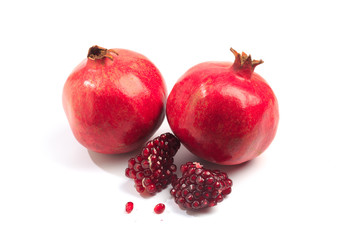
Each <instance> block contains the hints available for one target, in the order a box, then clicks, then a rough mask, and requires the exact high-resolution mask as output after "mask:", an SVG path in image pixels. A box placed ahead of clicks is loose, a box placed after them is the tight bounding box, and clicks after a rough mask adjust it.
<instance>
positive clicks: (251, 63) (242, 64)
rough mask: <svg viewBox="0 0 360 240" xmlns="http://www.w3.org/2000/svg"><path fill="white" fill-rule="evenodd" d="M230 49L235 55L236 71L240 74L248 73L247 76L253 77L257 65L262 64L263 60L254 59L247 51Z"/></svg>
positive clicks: (233, 66) (234, 67)
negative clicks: (240, 51)
mask: <svg viewBox="0 0 360 240" xmlns="http://www.w3.org/2000/svg"><path fill="white" fill-rule="evenodd" d="M230 51H231V52H232V53H233V54H234V56H235V61H234V64H233V65H232V68H233V70H234V71H235V72H237V73H238V74H239V75H246V76H247V77H249V78H250V77H251V75H252V73H253V72H254V69H255V67H256V66H257V65H259V64H262V63H263V62H264V61H263V60H261V59H260V60H252V59H251V55H247V54H246V53H244V52H242V53H241V54H240V53H238V52H237V51H235V50H234V49H233V48H230Z"/></svg>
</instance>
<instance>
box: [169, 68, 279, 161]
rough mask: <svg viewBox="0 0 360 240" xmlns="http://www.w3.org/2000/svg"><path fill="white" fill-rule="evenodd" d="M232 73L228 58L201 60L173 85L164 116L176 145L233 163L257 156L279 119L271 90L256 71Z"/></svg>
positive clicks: (204, 156)
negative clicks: (221, 60) (222, 60)
mask: <svg viewBox="0 0 360 240" xmlns="http://www.w3.org/2000/svg"><path fill="white" fill-rule="evenodd" d="M243 73H244V74H242V72H241V71H236V70H235V69H234V68H233V63H231V62H205V63H201V64H198V65H196V66H194V67H192V68H191V69H189V70H188V71H187V72H186V73H185V74H184V75H183V76H182V77H181V78H180V79H179V80H178V81H177V83H176V84H175V86H174V87H173V89H172V91H171V93H170V95H169V97H168V100H167V105H166V116H167V120H168V122H169V125H170V127H171V129H172V131H173V133H174V134H175V135H176V136H177V137H178V138H179V139H180V141H181V143H183V144H184V146H185V147H186V148H187V149H188V150H190V151H191V152H192V153H194V154H195V155H197V156H198V157H200V158H203V159H205V160H208V161H210V162H215V163H218V164H222V165H235V164H240V163H243V162H246V161H248V160H251V159H253V158H255V157H257V156H258V155H260V154H261V153H262V152H263V151H264V150H265V149H266V148H267V147H268V146H269V145H270V143H271V142H272V140H273V139H274V137H275V133H276V130H277V126H278V121H279V110H278V102H277V99H276V97H275V95H274V92H273V91H272V89H271V88H270V86H269V85H268V84H267V83H266V81H265V80H264V79H263V78H262V77H261V76H260V75H258V74H256V73H252V75H251V77H250V79H249V78H248V77H247V76H248V73H247V72H245V71H244V72H243Z"/></svg>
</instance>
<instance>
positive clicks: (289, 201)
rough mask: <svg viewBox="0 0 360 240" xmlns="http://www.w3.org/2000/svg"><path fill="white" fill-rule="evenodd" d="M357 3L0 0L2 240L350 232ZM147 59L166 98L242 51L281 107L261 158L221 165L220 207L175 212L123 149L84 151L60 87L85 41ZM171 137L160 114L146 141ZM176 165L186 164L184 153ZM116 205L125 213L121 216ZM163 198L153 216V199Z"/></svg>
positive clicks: (358, 222)
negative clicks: (138, 185)
mask: <svg viewBox="0 0 360 240" xmlns="http://www.w3.org/2000/svg"><path fill="white" fill-rule="evenodd" d="M356 3H357V1H346V0H343V1H329V0H328V1H315V0H312V1H306V0H303V1H261V0H257V1H225V0H223V1H209V0H208V1H195V0H193V1H185V0H182V1H178V2H175V1H154V0H153V1H120V0H117V1H58V2H51V1H38V0H32V1H2V2H1V3H0V12H1V14H0V24H1V25H0V26H1V37H0V43H1V45H0V48H1V50H0V66H1V71H0V76H1V77H0V78H1V85H0V111H1V117H0V123H1V124H0V141H1V142H0V148H1V152H0V195H1V197H0V239H123V238H125V235H126V234H128V233H129V234H130V235H131V236H132V237H135V238H136V239H138V238H139V239H140V237H149V236H155V237H156V238H159V239H161V238H169V237H176V236H179V237H180V236H182V237H190V238H195V237H202V238H204V239H205V238H208V239H215V237H218V238H220V237H221V238H230V239H235V238H236V239H360V230H359V226H360V206H359V203H360V196H359V182H360V174H359V172H360V156H359V151H358V150H359V145H360V140H359V135H360V128H359V123H360V114H359V103H360V97H359V96H360V95H359V90H360V87H359V82H360V77H359V70H358V69H359V55H360V47H359V43H360V37H359V22H360V15H359V7H358V6H357V5H356ZM94 44H97V45H100V46H103V47H106V48H126V49H130V50H134V51H137V52H140V53H142V54H144V55H145V56H147V57H148V58H149V59H150V60H151V61H153V62H154V63H155V65H156V66H157V67H158V68H159V69H160V71H161V73H162V74H163V76H164V78H165V80H166V83H167V87H168V92H170V90H171V88H172V86H173V85H174V84H175V82H176V80H177V79H178V78H179V77H180V76H181V75H182V74H183V73H184V72H185V71H186V70H187V69H188V68H190V67H191V66H193V65H195V64H197V63H200V62H204V61H211V60H214V61H233V58H234V57H233V54H232V53H231V52H230V51H229V48H230V47H233V48H234V49H236V50H237V51H245V52H246V53H250V54H251V55H252V56H253V58H255V59H260V58H261V59H263V60H264V61H265V63H264V64H262V65H260V66H258V67H257V69H256V72H257V73H259V74H260V75H262V76H263V77H264V78H265V79H266V80H267V81H268V83H269V84H270V86H271V87H272V88H273V90H274V92H275V93H276V95H277V98H278V100H279V106H280V123H279V129H278V133H277V135H276V138H275V140H274V141H273V143H272V145H271V146H270V147H269V148H268V149H267V151H265V152H264V153H263V154H262V155H261V156H260V157H258V158H256V159H254V160H252V161H251V162H249V163H247V164H243V165H239V166H233V167H221V166H216V165H214V164H210V163H206V162H204V161H201V160H200V161H201V162H202V163H203V164H205V166H206V167H211V168H220V169H222V170H225V171H227V172H228V174H229V175H230V177H231V178H232V179H233V181H234V186H233V192H232V193H231V194H230V195H229V196H228V197H227V198H226V199H225V200H224V201H223V202H222V203H220V204H219V205H218V206H216V207H215V208H212V209H209V210H208V211H203V212H200V213H193V212H187V211H183V210H180V209H179V208H178V207H177V205H176V204H175V203H174V201H173V199H172V198H171V197H170V194H169V193H168V190H169V189H167V190H166V191H163V192H161V193H160V194H157V195H155V196H153V197H147V198H144V197H141V196H140V195H138V194H137V193H136V191H135V189H134V188H133V183H132V182H131V180H129V179H127V178H126V177H125V176H124V169H125V167H126V165H127V160H128V158H129V157H130V156H131V155H132V154H134V153H132V154H124V155H116V156H113V155H102V154H98V153H93V152H89V151H88V150H86V149H85V148H84V147H82V146H81V145H80V144H78V143H77V141H76V140H75V138H74V137H73V135H72V133H71V131H70V128H69V125H68V122H67V119H66V117H65V114H64V111H63V108H62V103H61V95H62V87H63V85H64V83H65V81H66V79H67V77H68V75H69V74H70V72H71V71H72V70H73V68H74V67H75V66H76V65H77V64H78V63H80V61H82V60H83V59H84V58H85V57H86V54H87V50H88V48H89V47H90V46H92V45H94ZM166 131H170V128H169V126H168V124H167V121H166V120H165V121H164V123H163V125H162V126H161V128H160V129H159V130H158V131H157V133H156V134H155V135H158V134H160V133H163V132H166ZM175 160H176V162H177V163H178V165H180V164H181V163H184V162H186V161H189V160H190V161H192V160H198V159H197V158H196V157H195V156H193V155H192V154H191V153H189V152H188V151H187V150H186V149H184V148H183V147H182V149H181V150H180V152H179V153H178V155H176V157H175ZM127 201H133V202H134V204H135V208H134V211H133V212H132V213H131V214H126V213H125V212H124V206H125V203H126V202H127ZM159 202H163V203H165V204H166V210H165V212H164V213H163V214H161V215H156V214H154V213H153V207H154V206H155V205H156V204H157V203H159Z"/></svg>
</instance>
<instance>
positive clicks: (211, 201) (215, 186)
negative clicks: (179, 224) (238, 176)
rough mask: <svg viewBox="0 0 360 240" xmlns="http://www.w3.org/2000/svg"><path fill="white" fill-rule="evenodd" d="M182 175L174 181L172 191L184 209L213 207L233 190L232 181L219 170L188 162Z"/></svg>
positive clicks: (183, 166)
mask: <svg viewBox="0 0 360 240" xmlns="http://www.w3.org/2000/svg"><path fill="white" fill-rule="evenodd" d="M180 170H181V173H182V177H181V178H179V179H177V180H176V181H174V182H173V183H172V186H173V188H172V189H171V191H170V193H171V195H172V196H173V197H174V198H175V202H176V203H177V204H178V205H179V206H180V207H182V208H184V209H200V208H206V207H213V206H215V205H216V204H217V203H219V202H221V201H222V200H223V199H224V197H225V196H226V195H228V194H229V193H230V192H231V186H232V181H231V180H230V179H229V178H228V176H227V174H226V173H224V172H221V171H219V170H209V169H205V168H203V166H202V165H200V164H199V163H197V162H187V163H186V164H183V165H182V166H181V168H180Z"/></svg>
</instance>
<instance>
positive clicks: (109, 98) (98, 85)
mask: <svg viewBox="0 0 360 240" xmlns="http://www.w3.org/2000/svg"><path fill="white" fill-rule="evenodd" d="M166 94H167V93H166V86H165V82H164V80H163V78H162V76H161V74H160V72H159V70H158V69H157V68H156V67H155V65H154V64H153V63H152V62H151V61H150V60H149V59H147V58H146V57H145V56H143V55H141V54H139V53H136V52H133V51H130V50H126V49H118V48H116V49H105V48H102V47H99V46H93V47H91V48H90V49H89V52H88V57H87V59H85V60H84V61H82V62H81V63H80V64H79V65H78V66H77V67H76V68H75V69H74V70H73V72H72V73H71V74H70V76H69V77H68V79H67V81H66V83H65V86H64V89H63V107H64V110H65V113H66V116H67V118H68V121H69V123H70V127H71V130H72V132H73V134H74V136H75V138H76V139H77V140H78V141H79V142H80V143H81V144H82V145H83V146H85V147H86V148H88V149H90V150H92V151H95V152H100V153H109V154H116V153H124V152H130V151H132V150H135V149H137V148H140V147H141V146H142V145H143V144H144V143H145V142H146V141H147V140H148V139H149V138H150V137H151V136H152V135H153V134H154V132H155V131H156V130H157V129H158V128H159V126H160V124H161V123H162V121H163V119H164V116H165V101H166Z"/></svg>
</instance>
